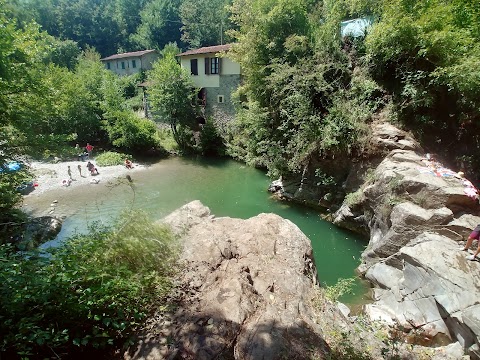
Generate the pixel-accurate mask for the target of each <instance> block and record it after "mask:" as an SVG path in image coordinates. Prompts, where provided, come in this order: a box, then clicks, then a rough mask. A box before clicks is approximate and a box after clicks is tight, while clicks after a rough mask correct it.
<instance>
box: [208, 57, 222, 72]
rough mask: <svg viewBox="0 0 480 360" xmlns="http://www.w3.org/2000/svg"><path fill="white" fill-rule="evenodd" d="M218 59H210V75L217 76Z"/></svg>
mask: <svg viewBox="0 0 480 360" xmlns="http://www.w3.org/2000/svg"><path fill="white" fill-rule="evenodd" d="M219 60H220V59H219V58H216V57H215V58H211V59H210V74H218V73H219V71H218V70H219V62H220V61H219Z"/></svg>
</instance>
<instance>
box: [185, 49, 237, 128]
mask: <svg viewBox="0 0 480 360" xmlns="http://www.w3.org/2000/svg"><path fill="white" fill-rule="evenodd" d="M229 50H230V44H226V45H217V46H208V47H202V48H199V49H193V50H188V51H186V52H183V53H181V54H178V55H177V56H178V57H179V58H180V65H181V66H182V68H184V69H186V70H187V71H189V72H190V74H191V75H192V78H193V81H194V83H195V86H196V87H198V88H199V89H200V91H199V93H198V99H199V102H200V104H201V105H202V107H203V109H204V115H205V116H213V117H214V118H215V120H216V121H217V122H218V121H219V120H220V121H221V120H222V119H225V120H229V119H232V118H233V116H234V114H235V109H234V105H233V102H232V99H231V95H232V92H233V91H234V90H236V89H237V87H238V86H239V85H240V81H241V69H240V64H238V63H236V62H234V61H233V60H231V59H230V58H229V57H228V51H229ZM220 54H221V55H220Z"/></svg>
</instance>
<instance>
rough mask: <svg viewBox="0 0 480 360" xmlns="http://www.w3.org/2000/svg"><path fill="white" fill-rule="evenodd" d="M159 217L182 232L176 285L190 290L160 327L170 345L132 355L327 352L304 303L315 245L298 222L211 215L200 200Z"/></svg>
mask: <svg viewBox="0 0 480 360" xmlns="http://www.w3.org/2000/svg"><path fill="white" fill-rule="evenodd" d="M163 221H164V222H165V223H167V224H169V225H170V226H171V227H172V229H173V230H174V231H175V232H176V233H177V234H178V235H181V236H182V244H183V252H182V256H181V258H182V259H181V260H182V263H183V265H184V268H185V271H184V272H183V273H182V276H181V279H180V280H179V282H180V283H181V284H183V285H182V286H183V287H185V288H188V290H187V293H188V294H189V295H188V296H186V297H185V298H184V299H183V300H182V303H181V304H180V306H179V309H178V311H176V312H175V313H173V314H171V315H170V316H171V319H170V320H169V321H168V330H166V329H165V328H163V329H162V335H165V334H166V333H165V332H168V336H169V337H170V338H172V339H174V341H175V344H172V346H173V347H174V350H172V348H170V349H169V350H168V351H169V352H168V351H167V353H168V354H169V355H166V354H163V355H162V351H161V350H159V348H158V347H155V346H153V347H150V346H149V341H148V340H144V343H143V344H141V346H140V348H139V349H138V351H137V353H136V354H135V355H134V356H133V357H134V358H137V359H142V358H151V359H153V358H166V357H167V356H172V357H174V358H179V359H180V358H187V359H215V358H220V357H221V358H232V359H233V358H235V359H280V358H292V357H293V356H295V357H297V358H307V354H309V352H311V349H312V348H316V349H319V353H322V352H323V351H327V348H328V347H327V345H326V343H325V341H324V339H323V337H322V333H321V331H320V329H319V328H318V326H317V325H316V324H315V323H314V322H313V321H312V319H313V317H314V315H313V312H312V308H311V307H310V306H309V305H308V304H309V299H310V298H311V296H312V292H313V291H314V284H315V282H316V273H315V266H314V263H313V260H312V259H313V258H312V248H311V245H310V241H309V239H308V238H307V237H306V236H305V235H304V234H303V233H302V232H301V231H300V230H299V229H298V227H297V226H296V225H294V224H293V223H292V222H290V221H289V220H285V219H282V218H281V217H279V216H277V215H274V214H260V215H258V216H256V217H253V218H250V219H247V220H242V219H232V218H227V217H224V218H215V217H213V216H212V215H210V211H209V209H208V208H206V207H205V206H203V205H202V204H201V203H200V202H198V201H194V202H192V203H190V204H187V205H185V206H183V207H182V208H181V209H179V210H177V211H175V212H174V213H172V214H171V215H169V216H167V217H166V218H165V219H164V220H163ZM338 313H339V314H340V312H338ZM339 316H341V315H339ZM159 342H160V340H159ZM157 345H158V343H157ZM155 351H156V352H157V355H155ZM164 351H165V350H164Z"/></svg>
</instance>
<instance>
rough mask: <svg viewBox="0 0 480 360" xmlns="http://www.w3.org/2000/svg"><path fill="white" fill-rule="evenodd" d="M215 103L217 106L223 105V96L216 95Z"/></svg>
mask: <svg viewBox="0 0 480 360" xmlns="http://www.w3.org/2000/svg"><path fill="white" fill-rule="evenodd" d="M217 101H218V103H219V104H223V103H224V102H225V98H224V97H223V95H218V96H217Z"/></svg>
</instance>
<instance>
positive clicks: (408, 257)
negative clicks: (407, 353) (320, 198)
mask: <svg viewBox="0 0 480 360" xmlns="http://www.w3.org/2000/svg"><path fill="white" fill-rule="evenodd" d="M385 128H388V129H389V128H391V126H390V125H389V126H386V127H385ZM393 140H394V141H392V138H391V137H388V139H387V140H386V141H384V145H385V146H386V147H388V149H391V151H390V152H389V153H388V155H387V156H386V157H385V159H384V160H383V161H382V162H381V163H380V164H379V165H378V166H377V167H376V168H375V169H374V171H372V172H371V173H372V175H371V176H370V177H369V178H368V179H366V181H364V182H363V183H362V184H361V185H360V186H359V187H358V188H357V189H354V190H355V191H354V192H352V194H351V195H349V196H347V197H346V201H345V202H344V203H343V205H342V207H341V208H340V209H339V210H338V211H337V212H336V213H335V215H334V222H335V223H337V224H339V225H341V226H344V227H348V228H351V229H353V228H355V227H356V226H357V228H358V226H359V225H361V226H360V228H363V229H364V230H365V229H368V232H369V237H370V241H369V245H368V247H367V248H366V250H365V251H364V253H363V255H362V260H363V262H362V265H361V266H360V267H359V270H360V272H361V273H362V274H364V275H365V277H366V278H367V279H368V280H370V281H371V282H372V283H373V284H374V286H375V288H374V290H373V299H374V302H373V304H370V305H367V306H366V313H367V314H368V315H369V317H370V318H371V319H375V320H382V321H385V322H387V323H389V324H391V325H395V326H398V327H399V328H401V329H403V330H404V331H405V332H406V333H408V334H409V336H410V337H411V340H412V341H416V342H420V343H424V344H430V345H432V344H444V343H449V342H456V341H458V342H459V343H460V345H461V346H462V348H463V349H464V351H465V352H466V353H468V352H470V354H471V356H472V358H476V356H477V357H478V356H479V355H475V354H477V351H478V350H477V349H478V345H479V344H480V331H479V330H480V300H479V299H480V283H479V280H480V262H478V261H473V262H472V261H468V260H466V259H465V257H466V255H468V253H467V252H463V251H461V247H462V246H463V245H464V240H465V239H466V238H467V237H468V235H469V233H470V232H471V231H472V229H473V228H474V227H475V226H476V225H477V224H478V223H480V205H479V203H478V201H476V200H475V199H472V197H471V193H470V194H469V192H468V191H466V187H468V186H469V185H468V181H467V180H466V179H464V178H462V177H461V176H459V175H457V174H456V173H455V172H454V171H451V170H450V169H447V168H445V167H443V166H442V164H440V163H439V162H436V161H433V160H432V159H428V157H427V156H425V154H423V153H422V152H421V151H420V150H421V149H420V148H419V147H415V146H411V144H412V143H411V142H410V141H409V142H408V145H407V146H405V144H403V143H400V141H397V140H396V139H393Z"/></svg>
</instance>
